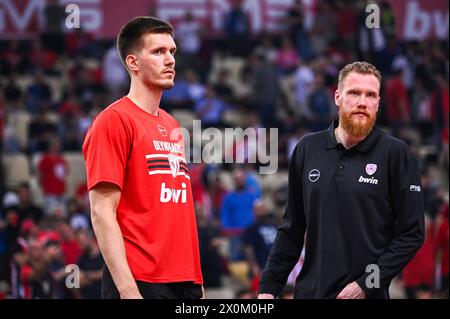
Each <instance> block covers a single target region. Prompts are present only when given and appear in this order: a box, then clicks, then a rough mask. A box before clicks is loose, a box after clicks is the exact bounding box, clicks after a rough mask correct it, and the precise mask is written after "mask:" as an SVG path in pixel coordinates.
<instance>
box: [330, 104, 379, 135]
mask: <svg viewBox="0 0 450 319" xmlns="http://www.w3.org/2000/svg"><path fill="white" fill-rule="evenodd" d="M355 113H364V114H365V115H366V118H365V120H359V119H356V118H354V116H353V115H354V114H355ZM376 119H377V117H376V115H370V114H369V113H367V112H365V111H356V112H343V111H341V108H339V123H340V125H341V126H342V128H343V129H344V130H345V131H346V132H347V134H349V135H351V136H353V137H356V138H363V137H366V136H367V135H369V133H370V131H372V128H373V126H374V125H375V120H376Z"/></svg>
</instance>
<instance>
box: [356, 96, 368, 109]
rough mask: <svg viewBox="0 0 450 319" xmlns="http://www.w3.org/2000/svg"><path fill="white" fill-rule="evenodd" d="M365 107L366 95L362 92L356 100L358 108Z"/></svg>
mask: <svg viewBox="0 0 450 319" xmlns="http://www.w3.org/2000/svg"><path fill="white" fill-rule="evenodd" d="M366 107H367V96H365V95H364V94H362V95H361V96H360V97H359V100H358V108H366Z"/></svg>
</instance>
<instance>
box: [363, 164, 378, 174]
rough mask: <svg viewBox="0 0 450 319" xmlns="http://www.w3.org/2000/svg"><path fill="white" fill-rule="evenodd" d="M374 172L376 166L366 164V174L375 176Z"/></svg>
mask: <svg viewBox="0 0 450 319" xmlns="http://www.w3.org/2000/svg"><path fill="white" fill-rule="evenodd" d="M376 171H377V164H367V165H366V173H367V174H368V175H369V176H371V175H373V174H375V172H376Z"/></svg>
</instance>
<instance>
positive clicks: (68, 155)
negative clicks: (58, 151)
mask: <svg viewBox="0 0 450 319" xmlns="http://www.w3.org/2000/svg"><path fill="white" fill-rule="evenodd" d="M63 157H64V159H65V160H66V162H67V165H68V167H69V175H68V176H67V179H66V196H67V197H72V196H74V193H75V191H76V189H77V187H78V185H80V184H81V183H84V182H85V181H86V169H85V165H84V157H83V155H82V154H81V153H79V152H64V153H63Z"/></svg>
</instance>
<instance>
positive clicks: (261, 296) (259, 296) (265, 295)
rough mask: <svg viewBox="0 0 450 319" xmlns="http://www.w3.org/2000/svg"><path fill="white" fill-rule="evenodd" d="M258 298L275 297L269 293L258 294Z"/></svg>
mask: <svg viewBox="0 0 450 319" xmlns="http://www.w3.org/2000/svg"><path fill="white" fill-rule="evenodd" d="M258 299H275V297H274V296H273V295H271V294H259V295H258Z"/></svg>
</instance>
